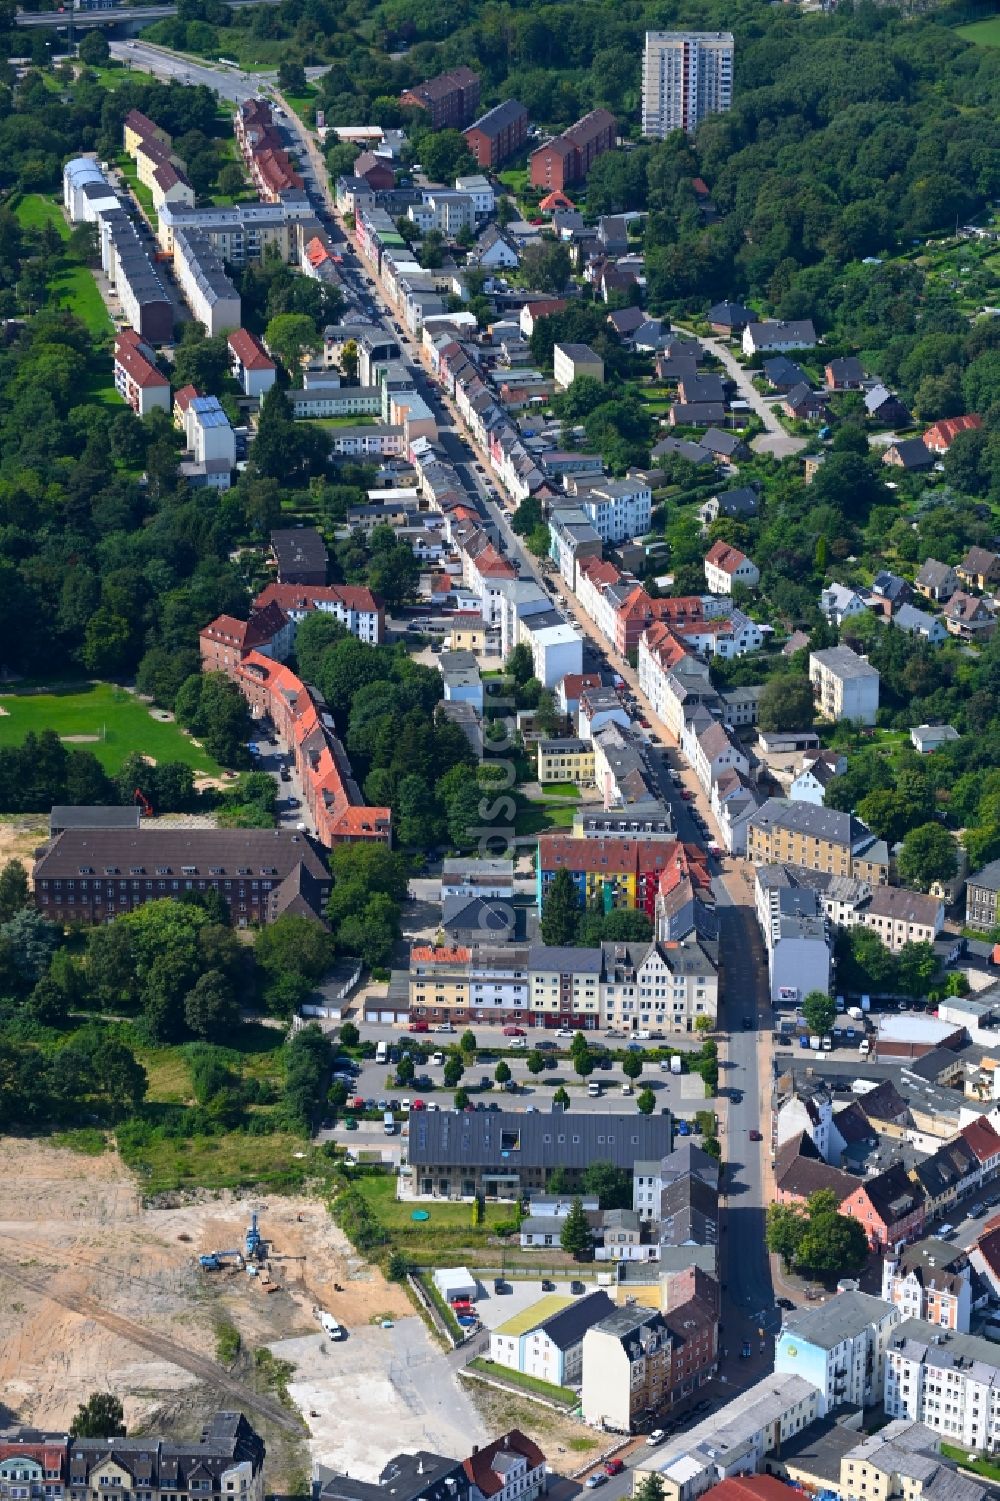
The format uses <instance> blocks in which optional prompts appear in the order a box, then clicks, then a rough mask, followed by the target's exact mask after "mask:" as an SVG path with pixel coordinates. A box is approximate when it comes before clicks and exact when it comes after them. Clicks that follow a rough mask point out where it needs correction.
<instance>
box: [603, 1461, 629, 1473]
mask: <svg viewBox="0 0 1000 1501" xmlns="http://www.w3.org/2000/svg"><path fill="white" fill-rule="evenodd" d="M624 1468H625V1465H624V1463H623V1462H622V1461H621V1460H620V1459H609V1460H608V1462H607V1464H606V1465H605V1466H604V1473H605V1475H620V1474H621V1473H622V1471H623V1470H624Z"/></svg>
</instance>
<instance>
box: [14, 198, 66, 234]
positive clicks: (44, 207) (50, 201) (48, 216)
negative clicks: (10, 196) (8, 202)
mask: <svg viewBox="0 0 1000 1501" xmlns="http://www.w3.org/2000/svg"><path fill="white" fill-rule="evenodd" d="M14 213H15V214H16V215H17V222H18V224H20V225H21V227H22V228H23V229H41V228H42V227H43V226H44V225H46V224H54V225H55V227H56V229H57V230H58V232H59V236H60V238H61V239H63V240H68V239H69V225H68V224H67V223H66V220H65V219H64V218H63V213H62V209H61V207H60V206H59V203H58V202H57V201H56V199H55V198H47V197H46V196H45V194H44V193H25V194H24V196H23V197H22V198H19V199H18V202H17V207H16V208H15V210H14Z"/></svg>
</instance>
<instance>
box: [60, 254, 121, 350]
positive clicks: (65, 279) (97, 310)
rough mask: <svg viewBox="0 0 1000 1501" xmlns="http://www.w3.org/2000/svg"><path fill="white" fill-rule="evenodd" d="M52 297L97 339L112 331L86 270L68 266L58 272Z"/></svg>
mask: <svg viewBox="0 0 1000 1501" xmlns="http://www.w3.org/2000/svg"><path fill="white" fill-rule="evenodd" d="M52 293H53V296H54V298H55V300H56V301H57V302H59V303H61V304H62V305H63V306H65V307H67V308H69V310H70V312H71V313H75V314H76V316H77V317H78V318H79V320H80V322H81V323H85V324H86V326H87V328H88V329H89V330H90V332H91V333H92V334H93V335H94V336H95V337H96V338H99V339H100V338H103V337H104V335H105V334H109V333H110V332H111V331H112V329H113V328H114V324H113V323H112V322H111V318H110V316H109V314H108V310H107V308H106V307H105V306H104V299H103V298H102V296H101V294H100V292H99V291H98V290H97V283H96V282H95V280H94V278H93V275H92V274H91V272H90V270H89V269H88V268H87V267H86V266H69V267H68V268H67V269H66V270H65V271H60V272H59V273H58V275H57V276H55V277H54V278H53V281H52Z"/></svg>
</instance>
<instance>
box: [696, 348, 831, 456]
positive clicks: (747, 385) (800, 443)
mask: <svg viewBox="0 0 1000 1501" xmlns="http://www.w3.org/2000/svg"><path fill="white" fill-rule="evenodd" d="M698 343H699V344H700V345H701V346H702V348H703V349H706V350H707V351H708V353H709V354H713V355H714V356H715V358H716V359H717V360H720V361H721V362H722V364H723V365H724V366H725V369H726V374H727V375H728V376H729V378H730V380H732V381H735V383H736V389H737V390H738V391H739V393H740V396H741V397H742V398H743V400H744V401H746V402H748V403H749V405H750V407H751V409H752V410H753V411H754V412H756V414H757V416H758V417H759V418H760V420H761V422H763V424H764V427H765V428H766V429H767V431H766V432H763V433H759V434H758V435H757V437H756V438H754V440H753V442H752V443H751V444H750V447H751V448H752V449H754V451H755V452H756V453H770V454H773V455H774V457H775V458H776V459H787V458H789V457H790V455H792V454H794V453H801V451H802V449H803V448H805V447H806V440H805V438H793V437H792V435H791V433H788V432H786V431H785V429H784V428H783V427H782V425H781V419H780V418H779V416H778V414H777V412H775V410H774V406H773V403H770V402H767V401H765V400H764V397H763V396H762V395H761V394H760V392H759V391H758V390H757V388H756V387H755V385H754V383H753V380H752V378H751V375H750V372H749V370H746V369H745V368H744V367H743V366H742V365H741V364H740V362H739V360H737V359H736V358H734V356H733V354H732V351H731V350H730V349H729V347H728V345H727V344H726V343H725V342H724V340H722V339H702V338H698Z"/></svg>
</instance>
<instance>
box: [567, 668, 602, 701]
mask: <svg viewBox="0 0 1000 1501" xmlns="http://www.w3.org/2000/svg"><path fill="white" fill-rule="evenodd" d="M562 683H563V693H564V695H565V696H566V698H567V699H571V698H579V697H580V694H581V693H582V692H583V690H584V689H585V688H599V687H600V686H601V678H600V674H599V673H596V672H568V673H567V674H566V676H565V677H564V678H563V680H562Z"/></svg>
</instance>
